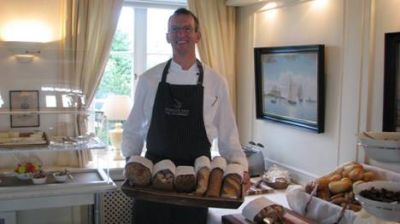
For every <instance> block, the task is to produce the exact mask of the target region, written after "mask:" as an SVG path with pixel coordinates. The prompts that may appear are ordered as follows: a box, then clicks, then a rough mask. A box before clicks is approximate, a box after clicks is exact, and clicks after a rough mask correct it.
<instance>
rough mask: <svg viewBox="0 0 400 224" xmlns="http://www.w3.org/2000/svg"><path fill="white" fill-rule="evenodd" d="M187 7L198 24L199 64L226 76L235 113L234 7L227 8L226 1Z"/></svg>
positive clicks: (192, 0)
mask: <svg viewBox="0 0 400 224" xmlns="http://www.w3.org/2000/svg"><path fill="white" fill-rule="evenodd" d="M188 6H189V9H190V10H191V11H192V12H193V13H194V14H195V15H196V16H197V17H198V18H199V22H200V31H201V34H202V35H201V41H200V42H199V44H198V50H199V54H200V57H201V60H202V61H203V62H204V63H205V64H208V65H209V66H210V67H211V68H213V69H214V70H216V71H217V72H218V73H220V74H221V75H223V76H225V78H226V80H227V82H228V87H229V92H230V97H231V103H232V106H233V111H235V112H236V74H235V73H236V71H235V21H236V11H235V7H232V6H226V5H225V0H201V1H198V0H188Z"/></svg>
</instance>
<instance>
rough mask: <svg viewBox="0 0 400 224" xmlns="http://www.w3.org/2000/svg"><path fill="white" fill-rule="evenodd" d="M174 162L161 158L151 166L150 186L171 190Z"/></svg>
mask: <svg viewBox="0 0 400 224" xmlns="http://www.w3.org/2000/svg"><path fill="white" fill-rule="evenodd" d="M175 169H176V167H175V164H174V163H173V162H172V161H171V160H162V161H160V162H158V163H156V164H155V165H154V167H153V179H152V182H153V183H152V186H153V187H154V188H155V189H159V190H165V191H173V190H174V178H175Z"/></svg>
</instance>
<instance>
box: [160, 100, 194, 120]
mask: <svg viewBox="0 0 400 224" xmlns="http://www.w3.org/2000/svg"><path fill="white" fill-rule="evenodd" d="M170 106H171V107H166V108H165V113H166V114H167V115H174V116H184V117H187V116H188V115H189V110H188V109H183V108H182V102H180V101H179V100H177V99H174V103H173V104H172V105H170Z"/></svg>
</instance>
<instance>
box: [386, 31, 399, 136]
mask: <svg viewBox="0 0 400 224" xmlns="http://www.w3.org/2000/svg"><path fill="white" fill-rule="evenodd" d="M384 55H385V60H384V90H383V121H382V131H387V132H396V131H400V116H398V114H400V91H399V89H398V88H399V87H400V83H399V82H400V62H399V61H400V32H395V33H386V34H385V53H384Z"/></svg>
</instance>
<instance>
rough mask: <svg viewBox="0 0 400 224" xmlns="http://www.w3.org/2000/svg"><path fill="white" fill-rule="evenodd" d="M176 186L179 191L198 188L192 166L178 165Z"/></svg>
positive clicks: (189, 190)
mask: <svg viewBox="0 0 400 224" xmlns="http://www.w3.org/2000/svg"><path fill="white" fill-rule="evenodd" d="M174 186H175V190H176V191H177V192H185V193H190V192H193V191H194V190H195V189H196V175H195V172H194V168H193V167H192V166H178V167H176V172H175V180H174Z"/></svg>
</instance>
